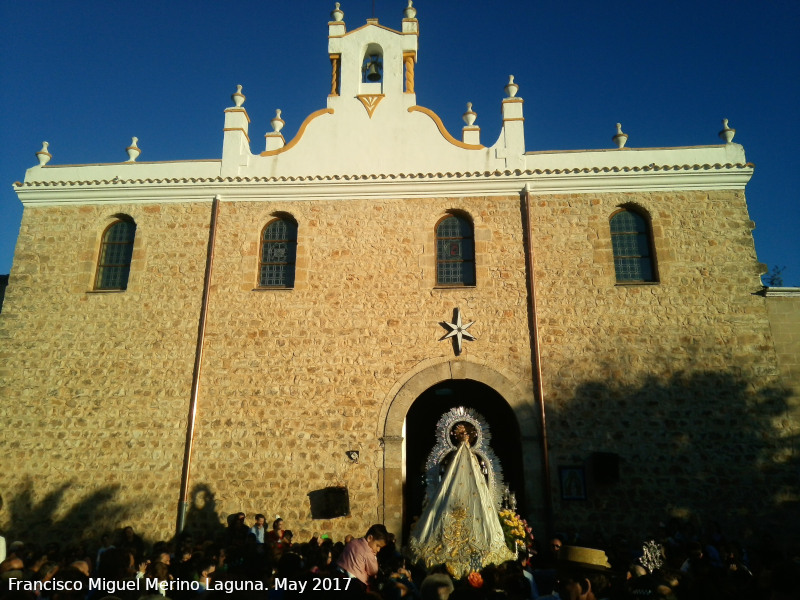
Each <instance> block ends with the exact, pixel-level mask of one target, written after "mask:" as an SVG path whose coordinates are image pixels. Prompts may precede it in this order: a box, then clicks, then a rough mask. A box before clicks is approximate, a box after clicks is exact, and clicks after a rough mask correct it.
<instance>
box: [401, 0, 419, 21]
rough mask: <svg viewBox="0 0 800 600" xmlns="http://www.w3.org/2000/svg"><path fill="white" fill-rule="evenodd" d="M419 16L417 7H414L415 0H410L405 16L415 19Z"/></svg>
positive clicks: (404, 12)
mask: <svg viewBox="0 0 800 600" xmlns="http://www.w3.org/2000/svg"><path fill="white" fill-rule="evenodd" d="M416 16H417V9H416V8H414V2H413V0H408V6H407V7H406V9H405V10H404V11H403V17H404V18H406V19H414V18H416Z"/></svg>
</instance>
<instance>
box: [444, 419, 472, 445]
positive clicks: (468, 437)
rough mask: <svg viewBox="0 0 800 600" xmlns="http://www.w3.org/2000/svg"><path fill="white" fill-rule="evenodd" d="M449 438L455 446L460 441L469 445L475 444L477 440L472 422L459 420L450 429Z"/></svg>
mask: <svg viewBox="0 0 800 600" xmlns="http://www.w3.org/2000/svg"><path fill="white" fill-rule="evenodd" d="M450 439H451V440H452V441H453V444H455V445H456V446H458V445H460V444H461V443H462V442H467V443H468V444H469V445H470V446H473V445H475V442H477V441H478V432H477V431H476V430H475V427H474V426H473V425H472V423H466V422H463V421H462V422H459V423H456V424H455V425H454V426H453V428H452V429H451V430H450Z"/></svg>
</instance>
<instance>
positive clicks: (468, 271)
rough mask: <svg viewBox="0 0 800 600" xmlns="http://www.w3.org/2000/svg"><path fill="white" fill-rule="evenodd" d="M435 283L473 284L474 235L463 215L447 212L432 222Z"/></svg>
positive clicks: (470, 225)
mask: <svg viewBox="0 0 800 600" xmlns="http://www.w3.org/2000/svg"><path fill="white" fill-rule="evenodd" d="M436 284H437V285H453V286H456V285H475V236H474V234H473V230H472V223H471V222H470V221H469V220H467V219H466V218H464V217H460V216H457V215H448V216H446V217H445V218H444V219H442V220H441V221H439V223H438V224H437V225H436Z"/></svg>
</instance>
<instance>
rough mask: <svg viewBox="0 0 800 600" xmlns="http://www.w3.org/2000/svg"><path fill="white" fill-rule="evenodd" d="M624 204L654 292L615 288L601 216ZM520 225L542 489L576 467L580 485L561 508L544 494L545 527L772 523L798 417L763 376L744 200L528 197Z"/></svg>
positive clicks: (762, 326)
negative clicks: (540, 384)
mask: <svg viewBox="0 0 800 600" xmlns="http://www.w3.org/2000/svg"><path fill="white" fill-rule="evenodd" d="M628 203H632V204H635V205H636V206H638V207H640V208H642V209H644V210H646V211H647V213H648V214H649V215H650V216H651V218H652V223H653V237H654V245H655V254H656V259H657V264H658V272H659V275H660V282H659V283H658V284H657V285H616V284H615V277H614V269H613V264H612V260H611V244H610V235H609V232H608V215H609V214H611V213H612V212H613V210H614V209H615V208H616V207H617V206H620V205H625V204H628ZM534 221H535V222H534V225H533V228H534V235H533V238H534V240H535V244H536V248H535V251H536V265H537V266H536V276H537V282H538V283H537V293H538V301H539V307H540V327H541V329H540V331H541V335H542V341H543V344H542V347H543V357H542V363H543V367H544V383H545V400H546V402H547V405H548V434H549V441H550V447H551V458H552V466H553V468H554V478H555V477H556V476H557V470H558V467H559V466H578V467H582V468H584V469H585V471H586V475H587V485H588V490H587V492H588V493H587V496H588V497H587V500H585V501H575V500H568V501H561V500H560V495H559V486H558V482H555V488H554V489H555V491H556V494H555V496H556V503H555V506H556V527H558V528H560V529H562V530H569V529H571V528H572V527H579V528H581V529H582V530H584V531H593V530H594V529H595V528H599V529H601V530H605V531H626V530H627V531H629V532H631V533H633V532H636V531H637V530H638V531H641V530H645V531H654V530H655V526H656V524H657V523H658V522H659V521H660V520H663V519H665V518H667V517H668V516H670V515H672V516H679V517H684V518H690V517H691V518H692V519H696V520H698V521H700V522H704V523H708V521H709V520H710V519H718V520H724V521H726V523H725V525H726V526H728V527H729V528H730V529H729V531H741V526H742V525H743V523H745V521H743V519H748V520H747V521H746V522H747V524H748V525H751V524H752V523H754V522H756V521H757V519H758V518H761V517H766V516H767V515H770V517H771V518H772V519H773V521H772V522H778V521H779V520H780V516H783V515H785V514H786V513H787V511H788V510H789V508H790V506H791V504H790V503H787V502H786V499H787V498H788V497H791V496H792V495H794V494H796V493H797V491H798V486H797V481H796V477H795V476H793V474H792V467H791V465H790V464H787V462H786V460H787V453H790V454H791V453H794V451H793V450H791V447H792V446H791V443H790V441H789V439H788V438H787V436H786V434H787V433H788V431H791V430H792V429H793V428H796V427H797V424H798V421H799V420H800V415H799V414H798V412H797V410H796V409H795V410H794V411H791V408H790V406H789V405H788V403H787V395H788V391H787V390H786V388H785V386H784V385H782V382H781V380H780V379H779V377H778V370H777V365H776V357H775V352H774V349H773V346H772V339H771V332H770V327H769V321H768V316H767V312H766V309H765V306H764V302H765V300H764V298H763V297H762V296H760V295H758V294H757V293H758V292H759V290H760V289H761V284H760V281H759V277H758V276H759V274H760V269H761V268H760V265H759V264H758V263H757V262H756V259H755V251H754V247H753V240H752V237H751V233H750V230H751V229H752V226H753V225H752V223H751V222H750V221H749V218H748V216H747V209H746V206H745V201H744V195H743V194H742V193H741V192H733V191H731V192H716V193H707V192H694V193H691V192H686V193H675V194H661V193H649V194H637V195H635V196H634V195H629V194H608V195H605V196H603V197H601V198H591V197H587V196H578V195H575V196H563V197H549V198H540V199H538V200H537V201H536V202H535V207H534ZM595 452H602V453H610V454H612V455H616V456H617V457H618V459H619V476H618V478H614V477H611V478H610V479H609V478H607V477H598V475H600V474H599V473H593V469H592V467H593V463H592V461H591V458H592V454H593V453H595ZM794 460H796V456H795V457H794ZM755 490H758V492H759V493H757V494H754V491H755ZM723 507H724V509H723ZM779 515H780V516H779Z"/></svg>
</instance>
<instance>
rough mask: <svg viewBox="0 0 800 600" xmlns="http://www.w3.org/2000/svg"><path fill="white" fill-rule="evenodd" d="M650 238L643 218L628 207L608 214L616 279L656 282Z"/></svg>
mask: <svg viewBox="0 0 800 600" xmlns="http://www.w3.org/2000/svg"><path fill="white" fill-rule="evenodd" d="M652 246H653V244H652V239H651V236H650V228H649V227H648V224H647V221H646V220H645V218H644V217H643V216H641V215H639V214H638V213H635V212H633V211H631V210H622V211H620V212H618V213H616V214H615V215H614V216H612V217H611V247H612V249H613V251H614V270H615V272H616V274H617V281H618V282H620V283H623V282H630V281H632V282H635V281H641V282H651V281H656V276H655V268H654V264H653V253H652Z"/></svg>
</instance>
